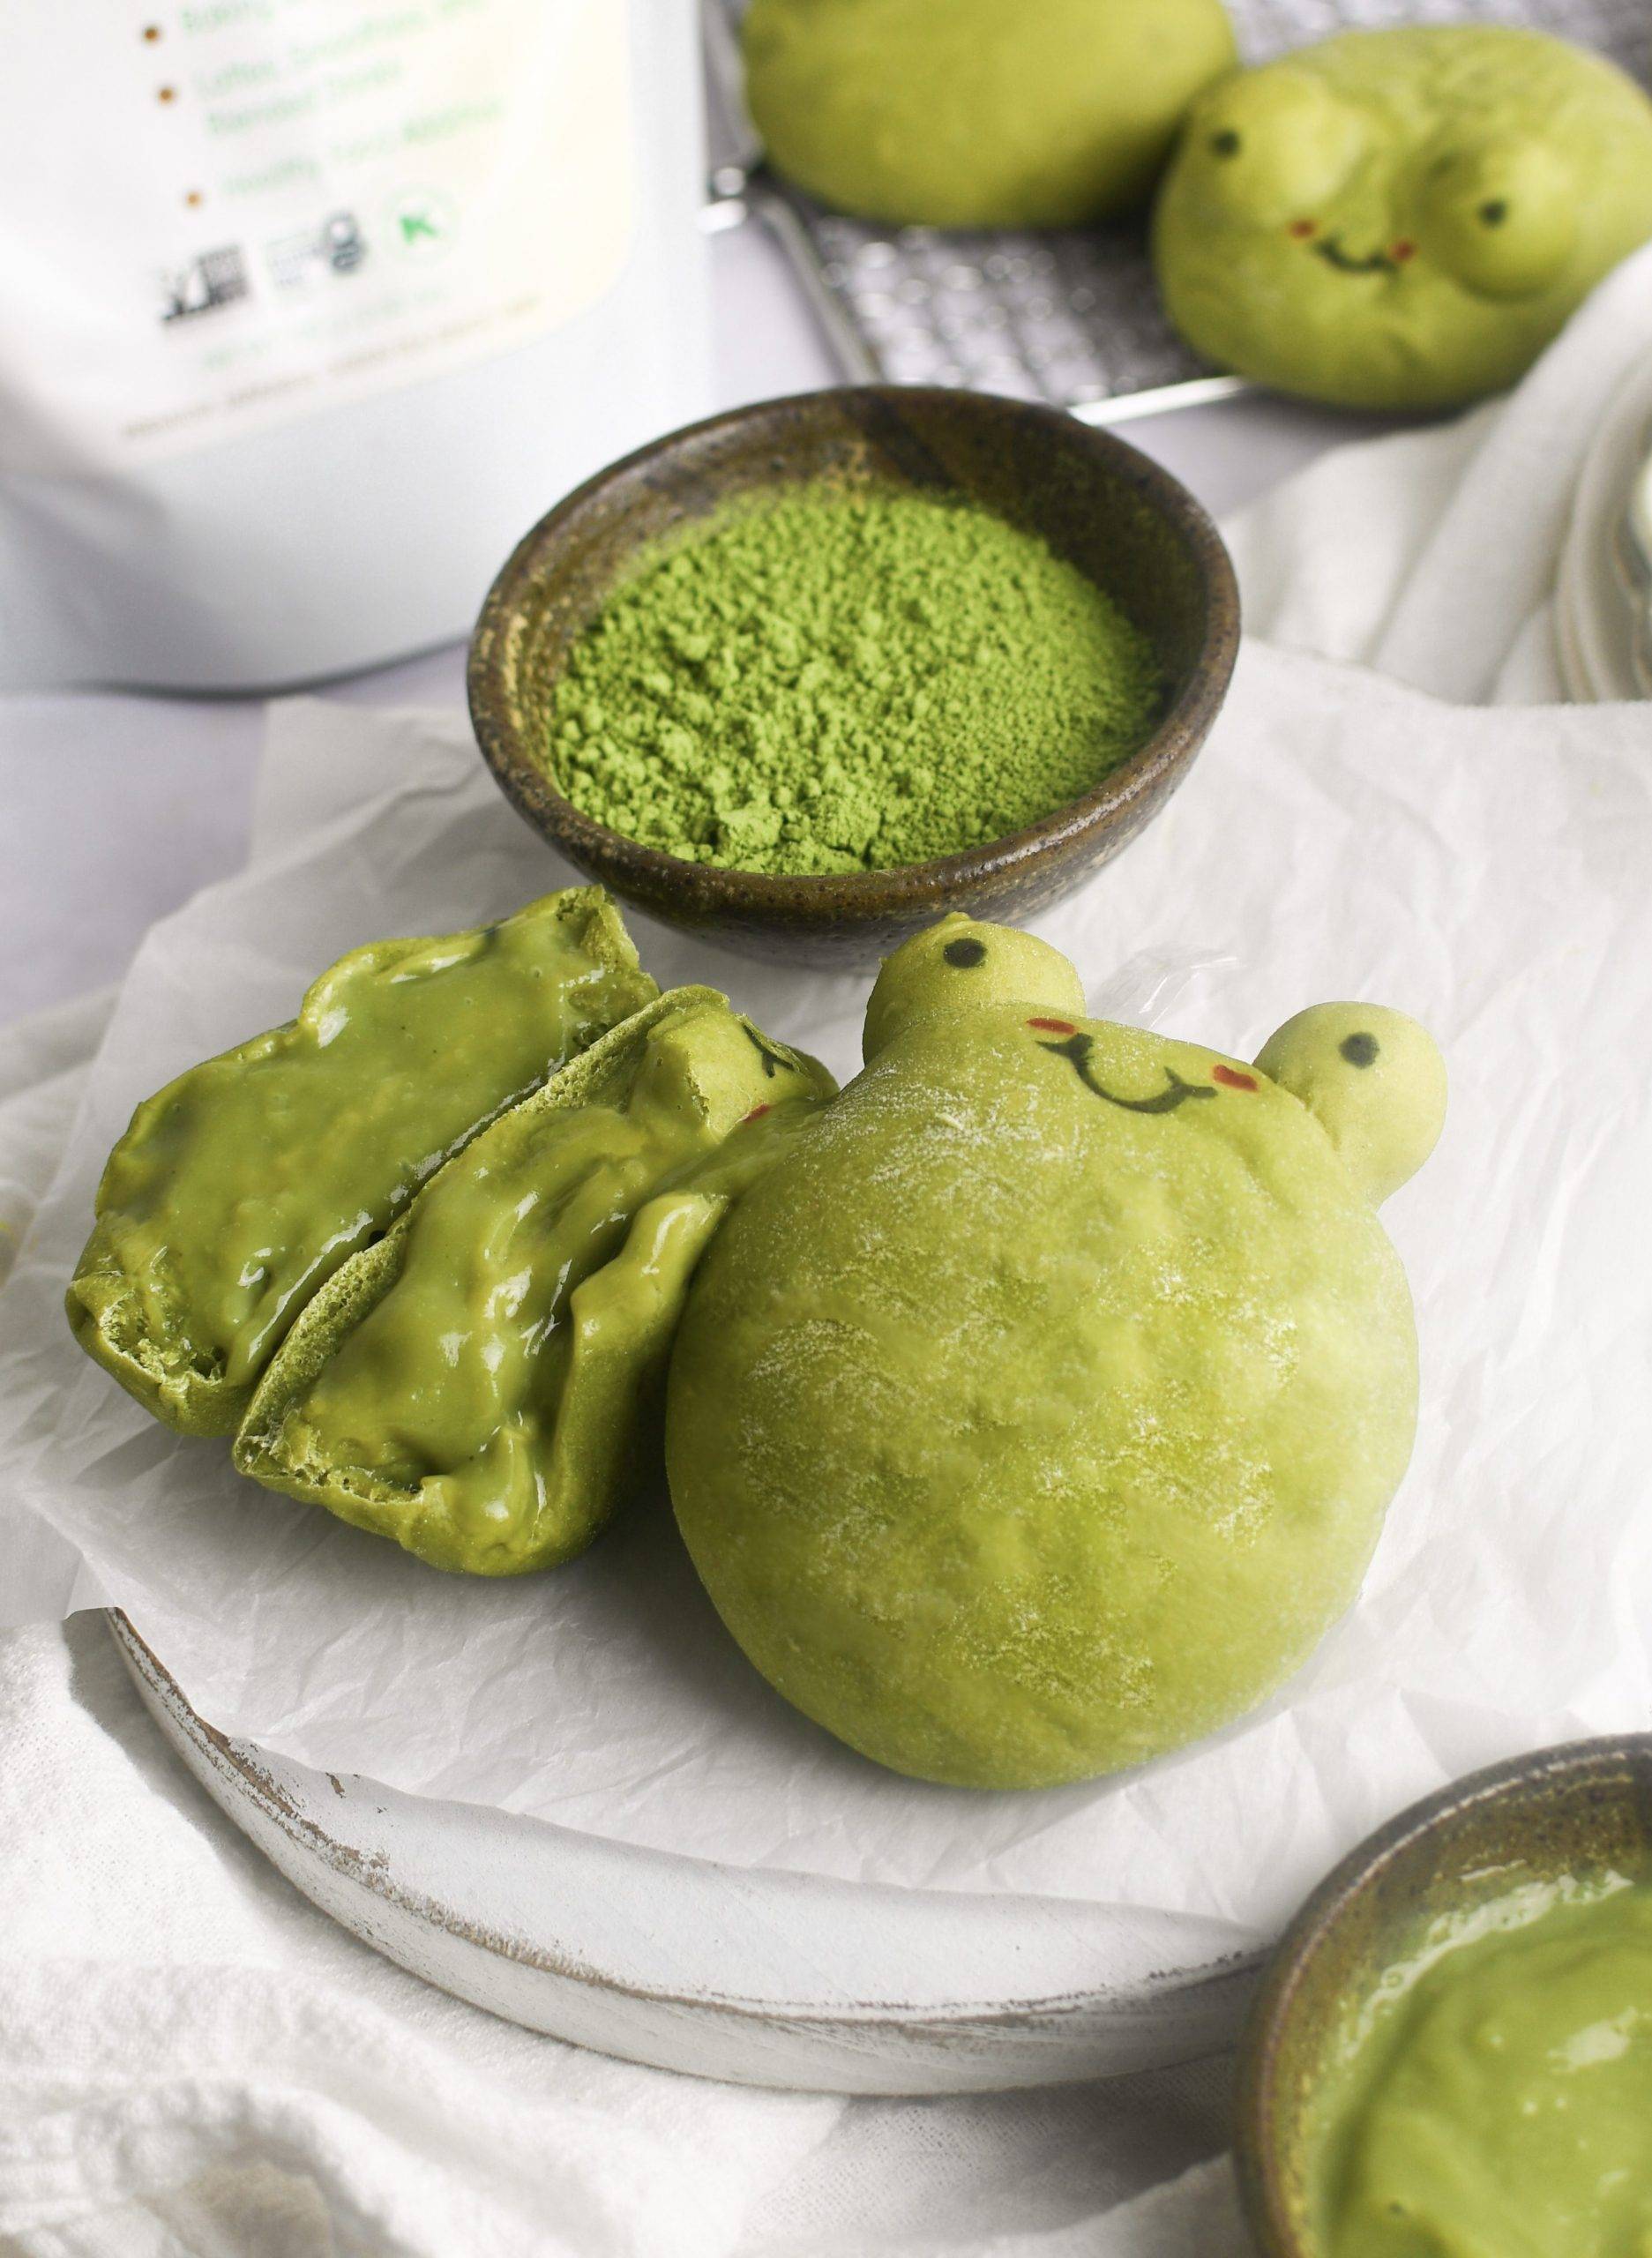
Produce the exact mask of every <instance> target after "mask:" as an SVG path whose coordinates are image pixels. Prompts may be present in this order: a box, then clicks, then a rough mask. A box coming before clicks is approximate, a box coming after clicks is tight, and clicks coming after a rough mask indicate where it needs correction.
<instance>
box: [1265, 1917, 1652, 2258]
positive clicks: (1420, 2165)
mask: <svg viewBox="0 0 1652 2258" xmlns="http://www.w3.org/2000/svg"><path fill="white" fill-rule="evenodd" d="M1321 2118H1322V2126H1323V2130H1322V2133H1321V2135H1320V2139H1319V2143H1318V2148H1317V2153H1316V2154H1315V2155H1314V2157H1312V2161H1311V2166H1310V2169H1311V2174H1312V2183H1313V2185H1312V2194H1313V2210H1314V2214H1315V2216H1316V2218H1317V2220H1318V2222H1319V2226H1320V2232H1321V2234H1322V2236H1323V2247H1324V2248H1325V2251H1326V2253H1327V2258H1644V2254H1645V2253H1647V2252H1648V2251H1652V1889H1648V1888H1646V1887H1644V1886H1626V1887H1622V1886H1620V1887H1616V1888H1611V1889H1610V1890H1609V1891H1606V1892H1602V1891H1601V1890H1600V1889H1599V1888H1598V1887H1596V1888H1587V1887H1585V1888H1575V1889H1573V1888H1556V1887H1555V1886H1552V1885H1544V1886H1540V1887H1536V1888H1533V1889H1530V1890H1529V1891H1527V1892H1526V1893H1524V1894H1523V1895H1521V1896H1520V1897H1514V1898H1510V1899H1507V1900H1505V1901H1503V1902H1502V1903H1500V1904H1497V1903H1494V1904H1493V1905H1491V1906H1490V1907H1487V1908H1482V1909H1479V1910H1477V1911H1476V1913H1475V1914H1473V1915H1469V1914H1467V1913H1465V1914H1464V1915H1462V1916H1460V1917H1457V1918H1454V1920H1451V1921H1448V1922H1447V1923H1446V1924H1444V1925H1442V1930H1441V1933H1439V1934H1436V1935H1435V1936H1433V1937H1431V1939H1430V1940H1429V1941H1428V1947H1427V1949H1426V1950H1425V1951H1424V1952H1422V1953H1420V1954H1419V1955H1417V1958H1416V1959H1415V1960H1413V1961H1412V1962H1410V1963H1402V1964H1400V1965H1397V1966H1396V1967H1394V1969H1393V1970H1390V1971H1389V1972H1388V1974H1387V1977H1386V1978H1385V1981H1384V1984H1383V1986H1382V1988H1381V1990H1380V1992H1379V1995H1378V1998H1377V2000H1376V2002H1375V2004H1374V2006H1373V2008H1372V2010H1371V2011H1370V2012H1369V2013H1368V2015H1366V2017H1365V2018H1364V2020H1363V2022H1362V2026H1361V2028H1360V2029H1359V2030H1358V2031H1357V2034H1355V2036H1354V2037H1352V2039H1351V2041H1350V2043H1349V2046H1348V2051H1347V2054H1346V2058H1345V2059H1344V2060H1343V2061H1342V2063H1341V2064H1340V2065H1339V2066H1338V2067H1334V2069H1333V2070H1332V2071H1331V2073H1330V2075H1329V2076H1328V2077H1327V2082H1326V2086H1325V2091H1324V2097H1323V2101H1322V2104H1321Z"/></svg>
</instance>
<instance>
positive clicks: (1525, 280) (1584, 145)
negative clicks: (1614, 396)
mask: <svg viewBox="0 0 1652 2258" xmlns="http://www.w3.org/2000/svg"><path fill="white" fill-rule="evenodd" d="M1648 236H1652V101H1648V98H1647V96H1646V95H1645V94H1644V93H1642V92H1641V89H1640V88H1639V87H1638V86H1635V85H1634V84H1633V82H1632V81H1631V80H1630V79H1628V78H1626V76H1625V75H1624V73H1623V72H1622V71H1619V70H1618V69H1617V68H1616V67H1615V66H1614V65H1613V64H1610V63H1608V62H1606V61H1605V60H1604V59H1603V57H1601V56H1597V55H1592V54H1588V53H1587V52H1585V51H1584V50H1583V49H1581V48H1575V47H1572V46H1569V45H1567V44H1566V42H1565V41H1562V40H1558V39H1551V38H1549V37H1547V36H1545V35H1544V34H1541V33H1537V32H1531V31H1521V30H1516V29H1513V28H1510V27H1507V26H1490V25H1482V26H1470V25H1445V26H1432V27H1425V28H1424V27H1419V28H1413V29H1409V30H1396V31H1382V32H1349V33H1346V34H1342V36H1340V37H1338V38H1335V39H1332V40H1328V41H1326V42H1325V43H1324V44H1323V45H1322V46H1319V47H1312V48H1305V49H1302V50H1300V51H1299V52H1297V53H1296V54H1294V55H1290V56H1286V57H1285V58H1284V59H1283V60H1282V62H1278V63H1272V64H1267V66H1266V67H1265V68H1263V69H1261V70H1257V71H1245V72H1243V73H1241V74H1240V75H1238V76H1237V77H1235V78H1231V79H1228V80H1227V81H1226V82H1225V83H1224V84H1223V85H1222V86H1217V87H1215V89H1214V90H1213V91H1211V92H1210V93H1207V95H1206V96H1205V97H1204V98H1203V99H1202V100H1201V101H1200V102H1199V103H1198V104H1197V106H1196V107H1195V108H1194V109H1193V110H1192V114H1191V116H1189V118H1188V120H1187V122H1186V124H1185V128H1184V130H1183V134H1182V138H1181V142H1180V145H1179V146H1178V148H1177V154H1176V157H1175V160H1174V161H1173V162H1172V164H1171V167H1170V172H1169V173H1168V175H1167V176H1166V178H1165V182H1164V185H1163V188H1162V191H1161V192H1160V197H1159V202H1158V207H1157V211H1156V213H1155V223H1154V243H1155V258H1156V261H1157V265H1158V270H1159V279H1160V281H1161V284H1162V288H1163V291H1164V297H1165V303H1166V304H1167V306H1168V308H1169V310H1170V317H1171V319H1172V320H1173V321H1174V322H1175V323H1176V325H1177V328H1178V329H1179V330H1180V331H1181V332H1182V333H1183V335H1184V336H1185V337H1186V339H1187V340H1188V341H1189V342H1190V343H1191V344H1192V345H1193V346H1194V347H1196V348H1197V349H1198V350H1199V351H1200V353H1203V354H1205V355H1207V356H1208V358H1209V359H1211V360H1213V361H1215V362H1216V363H1220V364H1221V365H1222V366H1223V367H1225V368H1230V369H1235V370H1238V371H1239V372H1240V373H1241V374H1242V375H1245V376H1248V377H1253V378H1258V379H1260V381H1261V382H1262V383H1264V384H1269V385H1277V386H1278V387H1279V388H1280V389H1281V390H1282V391H1284V392H1294V393H1304V394H1306V395H1307V396H1308V397H1309V398H1310V399H1314V400H1332V401H1334V402H1337V403H1339V404H1341V405H1342V406H1346V407H1376V408H1438V407H1451V406H1453V405H1454V404H1456V403H1458V402H1460V401H1463V400H1473V399H1476V398H1477V397H1478V396H1479V395H1480V394H1482V393H1489V392H1495V391H1497V390H1499V388H1501V387H1502V386H1504V385H1509V384H1512V383H1513V382H1514V379H1515V378H1517V377H1519V376H1520V375H1521V372H1522V371H1523V370H1525V369H1526V368H1527V367H1528V366H1529V364H1530V363H1531V362H1532V361H1533V360H1534V359H1535V358H1536V355H1537V354H1538V353H1539V352H1540V351H1541V350H1542V349H1543V348H1544V346H1545V345H1546V344H1547V343H1548V342H1549V340H1550V339H1551V338H1552V337H1553V336H1554V335H1555V334H1556V333H1557V332H1558V331H1559V329H1560V327H1561V326H1562V325H1563V324H1564V322H1565V321H1566V317H1567V316H1568V315H1569V314H1570V313H1571V312H1572V310H1573V309H1574V307H1575V306H1577V305H1578V303H1580V302H1581V300H1582V299H1583V298H1584V297H1585V296H1586V295H1588V292H1589V291H1590V290H1591V289H1592V288H1594V286H1595V284H1596V282H1598V281H1599V280H1600V279H1601V277H1602V276H1603V274H1605V273H1607V271H1608V270H1609V269H1610V268H1611V267H1612V266H1614V265H1616V264H1617V263H1618V260H1619V259H1621V258H1624V257H1626V254H1627V253H1628V252H1629V251H1631V250H1633V249H1634V247H1635V245H1636V244H1637V243H1642V242H1644V241H1645V240H1646V238H1647V237H1648Z"/></svg>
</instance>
